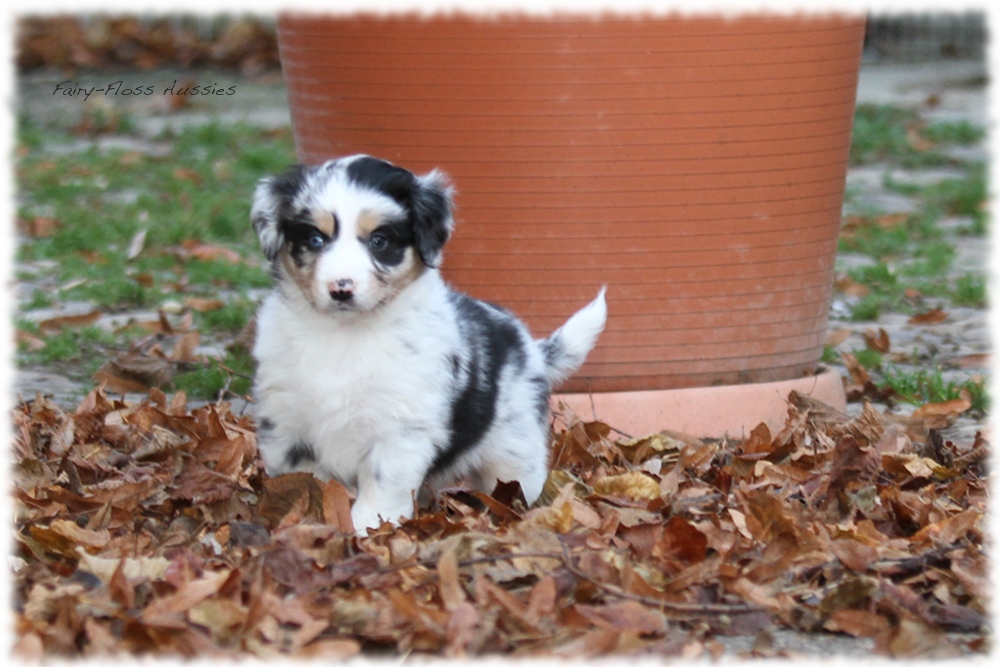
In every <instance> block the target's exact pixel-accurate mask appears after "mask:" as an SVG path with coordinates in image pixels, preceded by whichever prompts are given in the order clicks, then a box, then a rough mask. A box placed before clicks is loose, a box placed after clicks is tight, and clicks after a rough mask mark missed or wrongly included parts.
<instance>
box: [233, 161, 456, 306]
mask: <svg viewBox="0 0 1000 667" xmlns="http://www.w3.org/2000/svg"><path fill="white" fill-rule="evenodd" d="M451 192H452V191H451V188H450V186H449V184H448V181H447V178H446V177H445V176H444V175H443V174H441V173H440V172H438V171H432V172H431V173H429V174H427V175H424V176H415V175H413V174H412V173H410V172H409V171H407V170H405V169H402V168H400V167H396V166H395V165H392V164H390V163H388V162H385V161H384V160H379V159H376V158H372V157H368V156H363V155H361V156H353V157H348V158H341V159H338V160H331V161H329V162H327V163H325V164H323V165H320V166H303V165H297V166H294V167H292V168H291V169H289V170H288V171H287V172H285V173H284V174H282V175H280V176H275V177H271V178H266V179H264V180H262V181H261V182H260V184H259V185H258V186H257V190H256V192H255V193H254V199H253V207H252V209H251V212H250V218H251V220H252V222H253V226H254V229H255V230H256V232H257V236H258V237H259V238H260V244H261V248H262V249H263V251H264V255H265V257H267V259H268V260H269V261H270V262H271V267H272V273H273V274H274V276H275V277H276V279H277V280H278V281H279V282H281V283H283V284H293V285H294V286H296V287H297V288H298V289H299V290H300V291H301V293H302V295H303V296H304V297H305V298H306V300H307V301H308V302H309V303H310V304H311V305H312V306H313V307H314V308H316V309H317V310H319V311H321V312H342V311H350V312H368V311H371V310H374V309H376V308H378V307H380V306H381V305H383V304H385V303H387V302H389V301H390V300H391V299H392V298H393V297H394V296H395V295H396V294H399V293H400V292H401V291H402V290H404V289H405V288H406V287H407V286H408V285H410V284H411V283H412V282H413V281H414V280H416V279H417V278H418V277H420V275H421V274H423V272H424V271H426V270H428V269H434V268H437V266H438V265H439V264H440V261H441V250H442V248H443V247H444V244H445V242H446V241H447V240H448V237H449V236H450V235H451V230H452V227H453V221H452V215H451ZM286 286H287V285H286Z"/></svg>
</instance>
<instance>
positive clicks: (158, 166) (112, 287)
mask: <svg viewBox="0 0 1000 667" xmlns="http://www.w3.org/2000/svg"><path fill="white" fill-rule="evenodd" d="M115 131H116V132H118V133H125V134H128V133H130V132H132V131H133V130H132V128H131V126H130V125H129V124H128V123H123V122H119V123H118V124H117V126H116V127H115ZM64 139H65V137H64V136H59V135H58V133H57V134H56V135H55V136H54V137H52V136H51V135H48V134H47V133H46V132H42V131H41V130H40V129H39V128H38V127H37V126H36V125H35V124H34V123H33V122H31V120H30V119H24V118H22V119H20V122H19V124H18V146H19V149H20V150H19V152H18V158H17V160H16V162H15V173H16V178H17V187H18V193H19V198H18V203H19V206H18V215H19V217H21V218H22V219H32V218H33V217H37V216H41V215H44V216H46V217H51V218H53V219H54V220H55V221H56V227H55V231H54V233H52V234H51V235H49V236H46V237H44V238H32V239H26V240H23V241H22V243H20V245H19V247H18V249H17V258H18V259H19V260H21V261H38V260H49V261H53V262H54V263H55V264H56V266H57V268H55V269H53V270H52V274H53V275H55V276H56V277H57V278H58V280H59V282H60V283H61V284H66V283H70V282H78V281H80V279H83V282H82V284H81V285H79V286H78V287H76V288H74V289H72V290H68V291H67V292H65V293H64V294H63V295H62V297H64V298H73V299H85V300H89V301H92V302H94V303H95V304H96V305H97V306H99V307H101V308H106V309H123V308H148V307H155V306H156V305H158V303H160V302H161V301H162V300H164V299H166V298H170V295H171V294H172V293H173V292H175V291H176V286H177V285H178V284H180V283H183V284H184V285H186V289H188V290H193V291H195V292H198V291H208V292H211V291H212V290H217V289H219V288H221V287H235V288H241V287H248V288H250V287H263V286H266V285H268V284H269V278H268V276H267V273H266V272H265V271H264V270H263V269H262V268H261V266H260V262H259V256H260V251H259V249H258V245H257V239H256V235H255V234H254V232H253V229H252V227H251V225H250V221H249V210H250V201H251V197H252V195H253V190H254V188H255V186H256V183H257V181H258V180H259V179H260V178H261V177H263V176H265V175H267V174H270V173H274V172H277V171H280V170H282V169H284V168H285V167H286V166H287V165H288V164H290V163H292V162H294V161H295V151H294V145H293V142H292V137H291V134H290V133H288V132H284V133H282V132H278V133H275V132H273V131H268V130H263V129H259V128H253V127H250V126H246V125H241V124H222V123H209V124H205V125H199V126H192V127H188V128H185V129H182V130H179V131H177V132H168V133H165V134H164V135H163V136H161V137H160V138H159V139H160V140H162V141H169V142H171V143H172V144H173V148H172V151H171V153H170V154H169V155H168V156H162V157H161V156H150V155H145V154H143V153H142V152H141V151H140V150H138V149H137V150H131V151H130V150H122V149H114V150H98V149H97V148H90V149H88V150H83V151H79V152H72V153H50V152H48V151H47V150H46V148H47V146H48V142H50V141H54V140H64ZM137 145H140V146H141V144H137ZM140 231H145V234H146V236H145V243H144V245H143V247H142V251H141V252H140V253H139V254H138V255H137V256H135V257H132V258H129V257H128V253H129V248H130V244H131V243H132V240H133V239H134V238H135V237H136V235H137V234H138V233H139V232H140ZM191 242H195V243H201V244H209V245H217V246H221V247H224V248H228V249H231V250H233V251H235V252H236V253H237V254H238V255H239V256H240V257H242V258H243V259H244V261H243V262H238V263H233V262H231V261H228V260H227V259H225V258H219V259H215V260H185V259H184V254H183V252H178V248H180V247H181V246H182V244H185V243H191Z"/></svg>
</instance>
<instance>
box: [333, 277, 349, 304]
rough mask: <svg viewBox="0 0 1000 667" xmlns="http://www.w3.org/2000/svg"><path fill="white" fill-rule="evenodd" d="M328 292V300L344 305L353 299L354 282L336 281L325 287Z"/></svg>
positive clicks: (346, 280)
mask: <svg viewBox="0 0 1000 667" xmlns="http://www.w3.org/2000/svg"><path fill="white" fill-rule="evenodd" d="M327 289H329V290H330V298H331V299H333V300H334V301H338V302H340V303H345V302H347V301H350V300H351V299H353V298H354V281H353V280H350V279H344V280H338V281H337V282H335V283H330V284H329V285H328V286H327Z"/></svg>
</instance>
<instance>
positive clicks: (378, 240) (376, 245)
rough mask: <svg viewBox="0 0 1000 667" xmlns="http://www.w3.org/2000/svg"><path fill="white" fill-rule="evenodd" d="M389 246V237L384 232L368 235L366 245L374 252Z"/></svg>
mask: <svg viewBox="0 0 1000 667" xmlns="http://www.w3.org/2000/svg"><path fill="white" fill-rule="evenodd" d="M388 246H389V238H388V237H387V236H386V235H385V234H379V233H377V232H376V233H375V234H372V235H371V236H369V237H368V247H369V248H370V249H371V250H373V251H374V252H378V251H380V250H385V249H386V248H387V247H388Z"/></svg>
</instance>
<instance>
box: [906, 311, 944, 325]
mask: <svg viewBox="0 0 1000 667" xmlns="http://www.w3.org/2000/svg"><path fill="white" fill-rule="evenodd" d="M946 319H948V313H947V312H945V311H944V310H942V309H941V308H935V309H934V310H928V311H926V312H923V313H919V314H917V315H914V316H913V317H911V318H910V319H908V320H907V321H906V322H907V323H908V324H940V323H941V322H944V321H945V320H946Z"/></svg>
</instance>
